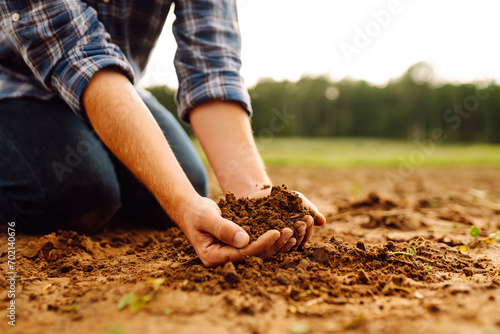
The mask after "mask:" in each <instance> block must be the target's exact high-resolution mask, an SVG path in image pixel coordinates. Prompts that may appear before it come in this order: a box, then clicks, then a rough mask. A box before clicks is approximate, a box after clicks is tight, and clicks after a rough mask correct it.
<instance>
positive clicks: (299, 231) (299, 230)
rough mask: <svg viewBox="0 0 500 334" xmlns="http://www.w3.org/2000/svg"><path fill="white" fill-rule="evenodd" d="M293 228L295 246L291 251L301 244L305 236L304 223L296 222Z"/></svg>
mask: <svg viewBox="0 0 500 334" xmlns="http://www.w3.org/2000/svg"><path fill="white" fill-rule="evenodd" d="M294 227H295V236H296V237H297V243H296V244H295V246H294V248H293V249H297V248H298V247H299V246H300V245H301V244H302V240H304V236H305V235H306V227H307V225H306V223H305V222H303V221H300V220H299V221H298V222H296V223H295V225H294Z"/></svg>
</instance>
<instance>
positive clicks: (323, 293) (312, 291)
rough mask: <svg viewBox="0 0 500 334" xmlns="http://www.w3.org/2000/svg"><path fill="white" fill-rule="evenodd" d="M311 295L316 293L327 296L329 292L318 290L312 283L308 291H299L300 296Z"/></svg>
mask: <svg viewBox="0 0 500 334" xmlns="http://www.w3.org/2000/svg"><path fill="white" fill-rule="evenodd" d="M309 295H316V296H320V297H327V296H328V294H327V293H326V292H323V291H319V290H316V289H315V288H313V287H312V285H309V289H308V290H307V291H305V292H301V293H299V297H300V298H304V297H307V296H309Z"/></svg>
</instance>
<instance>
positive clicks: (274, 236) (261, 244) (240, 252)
mask: <svg viewBox="0 0 500 334" xmlns="http://www.w3.org/2000/svg"><path fill="white" fill-rule="evenodd" d="M279 238H280V232H279V231H277V230H272V231H267V232H266V233H264V234H263V235H261V236H260V237H259V238H258V239H257V240H255V241H253V242H252V243H250V244H249V245H248V246H246V247H244V248H241V249H237V248H234V247H231V246H227V245H225V246H223V245H220V244H213V245H211V246H210V247H208V249H206V251H204V252H203V253H202V254H198V256H199V257H200V259H201V261H202V262H203V264H204V265H205V266H207V267H216V266H218V265H222V264H225V263H227V262H241V261H243V260H245V258H246V257H248V256H259V255H260V254H262V253H263V252H265V251H266V250H267V249H269V248H271V247H272V246H273V245H274V243H275V242H277V241H278V239H279Z"/></svg>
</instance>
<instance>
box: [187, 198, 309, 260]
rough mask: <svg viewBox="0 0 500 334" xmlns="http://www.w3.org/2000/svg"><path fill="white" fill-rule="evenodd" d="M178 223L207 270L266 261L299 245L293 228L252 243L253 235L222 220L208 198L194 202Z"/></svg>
mask: <svg viewBox="0 0 500 334" xmlns="http://www.w3.org/2000/svg"><path fill="white" fill-rule="evenodd" d="M178 223H179V227H180V228H181V229H182V230H183V232H184V233H185V234H186V236H187V238H188V239H189V241H190V242H191V244H192V245H193V247H194V249H195V251H196V254H198V257H199V258H200V259H201V261H202V262H203V264H204V265H205V266H207V267H215V266H218V265H221V264H224V263H227V262H239V261H243V260H244V257H245V256H258V257H261V258H266V257H269V256H272V255H274V254H276V253H277V252H288V251H289V250H290V249H291V248H292V247H294V246H295V245H296V243H297V240H296V239H295V238H294V237H292V236H293V231H292V230H291V229H289V228H284V229H283V230H282V231H281V232H280V231H277V230H271V231H267V232H266V233H264V234H263V235H261V236H260V237H259V238H258V239H257V240H255V241H253V242H251V243H249V240H250V237H249V235H248V234H247V233H246V232H245V231H244V230H243V229H242V228H241V227H240V226H238V225H237V224H235V223H233V222H232V221H230V220H227V219H225V218H222V217H221V211H220V209H219V207H218V206H217V204H216V203H215V202H214V201H212V200H211V199H209V198H206V197H199V198H196V199H195V200H193V202H192V203H191V205H189V209H188V210H185V214H184V216H183V218H182V222H178ZM306 235H307V233H304V236H306ZM217 239H218V240H220V241H222V242H223V243H225V244H226V245H223V244H220V243H218V242H217Z"/></svg>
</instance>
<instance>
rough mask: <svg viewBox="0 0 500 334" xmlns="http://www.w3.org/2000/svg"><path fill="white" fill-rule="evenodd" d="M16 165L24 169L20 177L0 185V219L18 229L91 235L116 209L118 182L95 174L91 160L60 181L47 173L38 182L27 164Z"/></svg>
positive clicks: (101, 226) (96, 172) (117, 204)
mask: <svg viewBox="0 0 500 334" xmlns="http://www.w3.org/2000/svg"><path fill="white" fill-rule="evenodd" d="M19 167H20V166H19V165H18V166H17V170H18V171H21V170H23V169H24V172H23V173H22V174H23V178H22V179H15V178H12V179H11V180H10V184H5V182H1V183H3V184H0V220H2V221H5V222H7V221H15V222H16V226H17V227H19V229H20V230H23V231H25V232H29V233H49V232H52V231H57V230H59V229H62V230H74V231H77V232H79V233H85V234H93V233H96V232H98V231H99V230H101V229H103V228H104V227H105V226H106V225H107V223H108V222H109V220H110V219H111V218H112V217H113V215H114V214H115V213H116V211H117V210H118V209H119V208H120V188H119V185H118V181H117V180H116V178H114V177H113V175H111V176H110V175H109V174H108V175H99V174H102V173H100V172H99V171H96V170H94V168H93V164H92V163H90V164H82V165H81V166H78V168H77V169H75V170H74V172H73V173H67V174H65V175H64V178H63V179H62V181H61V182H59V179H58V178H57V177H53V178H50V177H47V175H46V177H45V179H44V180H43V181H42V180H40V178H39V175H37V174H36V171H33V169H32V168H30V166H27V165H26V166H24V168H19ZM111 168H112V167H111ZM2 179H3V178H2ZM2 181H3V180H2Z"/></svg>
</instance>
